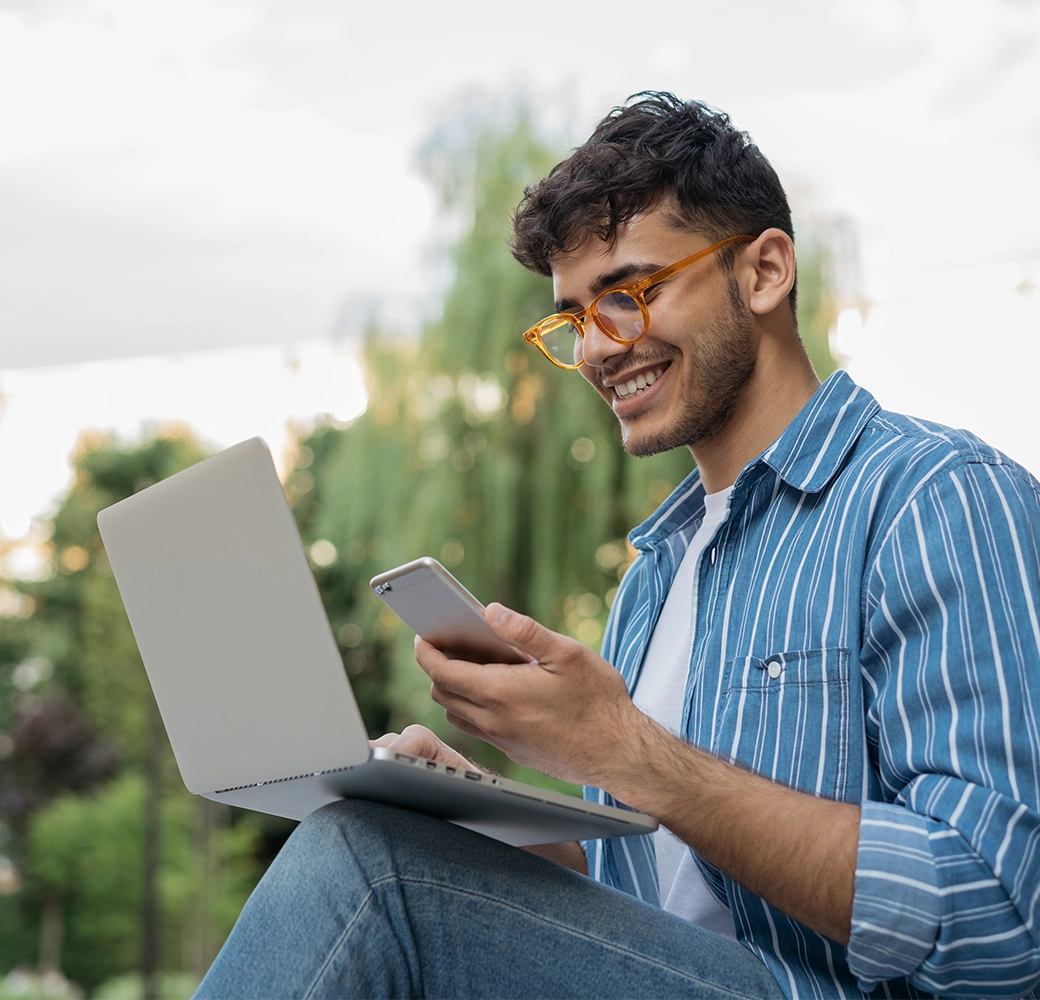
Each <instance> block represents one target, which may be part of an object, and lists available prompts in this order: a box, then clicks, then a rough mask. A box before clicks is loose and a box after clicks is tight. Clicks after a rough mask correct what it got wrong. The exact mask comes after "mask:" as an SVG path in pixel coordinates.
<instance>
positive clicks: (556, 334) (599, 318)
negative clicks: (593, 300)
mask: <svg viewBox="0 0 1040 1000" xmlns="http://www.w3.org/2000/svg"><path fill="white" fill-rule="evenodd" d="M595 322H596V323H597V325H598V326H599V328H600V329H601V330H602V331H603V332H604V333H605V334H606V335H607V336H608V337H610V338H611V339H612V340H617V341H620V342H621V343H628V342H630V341H633V340H638V339H639V338H640V337H642V336H643V330H644V321H643V312H642V310H641V309H640V308H639V303H638V302H637V301H636V300H635V299H634V298H632V296H631V295H629V294H627V293H626V292H611V293H610V294H609V295H604V296H603V298H601V299H600V300H599V302H598V303H597V304H596V316H595ZM541 340H542V343H543V344H544V345H545V349H546V350H547V351H548V352H549V353H550V354H551V355H552V356H553V357H554V358H556V360H557V361H559V362H561V363H562V364H565V365H576V364H580V363H581V360H582V350H581V341H582V337H581V331H580V330H579V329H578V328H577V327H576V326H575V325H574V324H573V323H567V322H561V323H560V324H559V325H558V326H554V327H553V328H552V329H549V330H542V332H541Z"/></svg>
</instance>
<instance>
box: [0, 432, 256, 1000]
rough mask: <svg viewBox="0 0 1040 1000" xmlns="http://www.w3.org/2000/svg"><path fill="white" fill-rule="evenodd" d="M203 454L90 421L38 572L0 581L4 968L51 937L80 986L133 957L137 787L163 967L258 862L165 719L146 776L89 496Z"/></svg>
mask: <svg viewBox="0 0 1040 1000" xmlns="http://www.w3.org/2000/svg"><path fill="white" fill-rule="evenodd" d="M205 454H206V453H205V451H204V450H203V449H202V448H201V447H200V446H199V445H198V443H197V442H196V441H195V440H194V438H192V437H191V436H190V434H187V433H185V432H184V431H183V430H179V429H172V430H171V431H168V432H166V433H163V434H159V435H157V436H156V437H154V438H152V439H150V440H147V441H145V442H143V443H141V444H138V445H135V446H131V447H124V446H121V445H119V444H118V443H116V442H113V441H111V440H110V439H108V438H105V437H102V436H96V435H95V436H89V435H88V436H86V437H85V438H83V439H82V440H81V443H80V446H79V449H78V452H77V454H76V456H75V478H74V483H73V486H72V488H71V489H70V491H69V493H68V494H67V495H66V497H65V498H64V499H63V500H62V502H61V504H60V505H59V508H58V511H57V513H56V514H55V516H54V518H53V520H52V532H51V535H50V539H49V541H48V543H47V545H46V548H45V551H44V555H45V556H46V557H47V564H48V565H47V567H46V571H45V573H44V574H43V579H40V580H37V581H35V582H18V581H9V582H7V583H5V584H4V587H3V589H4V591H5V593H6V594H7V595H8V596H7V598H6V602H7V605H6V606H8V607H10V608H12V609H14V610H15V611H16V612H17V613H16V614H14V615H8V616H7V617H3V618H0V725H2V726H3V729H4V730H6V732H5V733H3V734H2V735H3V737H4V739H5V740H7V741H8V742H7V744H6V745H5V753H6V754H7V757H8V759H7V760H6V761H5V762H4V768H3V771H2V772H0V817H2V818H4V819H6V821H7V823H6V827H5V829H6V836H7V842H6V843H5V844H2V845H0V851H2V853H3V854H5V855H7V856H9V857H10V858H12V859H13V861H14V862H15V865H16V867H17V871H18V874H19V879H20V881H21V886H22V887H21V891H20V892H17V893H15V894H14V895H9V896H6V897H0V928H6V927H10V928H11V931H12V932H11V933H10V934H0V969H7V968H11V967H12V966H14V965H16V964H25V963H28V964H30V965H36V964H37V963H42V962H43V961H44V959H45V952H46V951H47V950H48V949H49V950H50V951H51V952H54V951H55V949H57V953H55V954H51V955H50V958H51V960H52V961H55V960H60V961H61V963H62V967H63V970H64V971H65V972H66V973H67V974H68V975H69V976H70V977H71V978H72V979H73V980H75V981H77V982H79V983H81V984H82V985H84V986H86V987H87V988H88V989H89V988H92V987H93V986H95V985H97V984H98V983H100V982H102V981H103V980H106V979H109V978H111V977H113V976H115V975H117V974H120V973H124V972H126V971H127V970H130V969H133V968H135V967H136V966H137V965H138V964H139V961H140V955H141V951H142V945H141V941H142V917H141V915H142V905H143V902H142V900H143V895H144V884H145V877H146V876H145V860H144V847H143V845H144V829H145V814H146V806H145V797H146V794H151V795H152V796H153V797H154V798H155V799H156V800H157V801H158V808H159V812H160V815H161V823H162V829H161V836H160V841H159V842H160V847H161V852H162V854H161V860H160V868H159V871H158V874H157V878H158V890H159V905H160V910H161V927H162V928H163V940H162V942H161V947H160V950H161V954H163V955H164V956H165V958H166V959H167V960H169V961H171V962H172V964H173V966H174V967H185V968H195V969H197V968H198V967H199V966H200V965H204V964H205V962H206V961H207V960H208V959H209V958H211V957H212V954H213V953H214V952H215V950H216V948H217V947H219V944H220V941H221V940H222V939H223V936H224V935H226V933H227V931H228V930H229V929H230V927H231V925H232V923H233V922H234V919H235V917H236V915H237V913H238V911H239V909H240V908H241V905H242V903H243V901H244V899H245V898H246V895H247V894H248V892H249V891H250V890H251V889H252V886H253V885H254V884H255V882H256V880H257V878H258V877H259V875H260V870H259V866H258V864H257V863H256V861H255V855H256V853H257V851H258V848H259V843H260V840H261V836H262V830H261V829H260V826H259V824H258V822H257V821H255V820H254V819H252V818H248V819H244V820H239V821H237V822H235V823H234V824H231V823H229V822H228V817H227V811H226V810H224V811H223V813H222V814H221V817H220V818H219V821H214V820H213V817H212V816H211V815H210V810H212V809H218V810H219V809H220V807H217V806H214V805H212V804H210V803H206V802H205V801H204V800H200V799H196V798H195V797H193V796H190V795H189V794H188V793H187V792H186V791H185V790H184V788H183V787H182V786H181V784H180V782H179V780H176V779H175V773H176V772H175V769H174V767H173V758H172V753H171V752H170V750H169V746H168V744H167V743H166V741H165V736H164V735H163V736H162V740H161V745H160V747H159V758H158V760H157V761H156V762H155V763H156V764H157V773H158V774H159V775H160V776H161V775H165V776H166V780H165V781H164V780H163V779H162V777H160V778H159V779H158V781H157V782H156V783H155V784H153V785H152V786H151V788H150V792H149V786H148V784H147V783H146V780H145V777H144V775H145V773H146V770H147V768H146V763H147V759H148V756H149V751H148V747H149V744H150V743H152V742H153V741H152V734H153V730H154V727H155V726H156V725H157V722H156V717H155V714H154V712H155V709H154V703H153V700H152V695H151V691H150V689H149V687H148V682H147V678H146V676H145V673H144V668H143V665H142V664H141V661H140V657H139V655H138V652H137V646H136V643H135V642H134V639H133V635H132V633H131V631H130V625H129V622H128V621H127V619H126V614H125V612H124V610H123V605H122V601H121V599H120V597H119V593H118V590H117V589H116V586H115V581H114V579H113V577H112V573H111V569H110V567H109V565H108V560H107V558H106V557H105V554H104V550H103V546H102V544H101V540H100V537H99V536H98V532H97V523H96V517H97V512H98V511H99V510H100V509H101V508H103V507H106V506H108V505H109V504H112V503H115V502H116V501H118V500H121V499H122V498H124V497H126V496H129V495H130V494H132V493H134V492H136V491H137V490H140V489H143V488H144V487H146V486H148V485H150V484H151V483H153V482H157V481H159V480H160V479H164V478H166V477H167V476H169V475H171V474H173V473H174V472H177V471H179V470H180V469H182V468H185V467H186V466H188V465H191V464H194V463H195V462H197V461H198V460H199V459H201V458H203V457H205ZM12 595H13V596H12ZM120 767H121V768H122V773H121V776H120V777H118V778H117V779H116V780H115V781H114V782H111V783H109V784H105V785H101V786H98V782H100V781H102V780H103V779H105V778H107V777H109V776H110V775H111V774H112V773H113V772H114V771H115V770H117V769H119V768H120ZM96 786H98V787H96ZM92 789H94V791H92ZM48 928H50V930H48ZM189 952H190V953H189Z"/></svg>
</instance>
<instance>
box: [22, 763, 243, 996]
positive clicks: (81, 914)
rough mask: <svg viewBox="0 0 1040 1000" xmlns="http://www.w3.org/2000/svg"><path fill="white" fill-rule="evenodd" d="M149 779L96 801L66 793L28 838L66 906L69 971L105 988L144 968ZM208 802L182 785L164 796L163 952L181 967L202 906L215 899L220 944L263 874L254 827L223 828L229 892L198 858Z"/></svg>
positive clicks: (35, 866)
mask: <svg viewBox="0 0 1040 1000" xmlns="http://www.w3.org/2000/svg"><path fill="white" fill-rule="evenodd" d="M145 792H146V789H145V782H144V779H143V778H142V777H141V776H140V775H137V774H127V775H125V776H123V777H121V778H119V779H117V780H116V781H114V782H112V783H110V784H109V785H108V786H107V787H106V788H105V789H104V790H103V791H101V792H100V793H98V794H97V795H95V796H82V795H71V794H70V795H66V796H62V797H61V798H59V799H57V800H55V801H54V802H53V803H52V804H51V805H50V806H49V807H48V808H47V809H45V810H43V811H42V812H40V813H38V814H37V815H36V816H35V817H34V819H33V823H32V827H31V831H30V834H29V851H30V857H31V863H32V871H33V874H34V877H35V879H36V880H38V881H39V882H40V883H42V884H43V885H45V886H48V887H50V888H52V889H56V890H58V891H59V892H60V894H61V898H62V899H63V900H64V902H65V909H66V920H65V935H66V947H65V955H66V958H65V962H64V972H65V973H66V975H67V976H69V978H70V979H72V980H74V981H76V982H80V983H100V982H103V981H105V980H108V979H111V978H113V977H115V976H116V975H118V974H119V973H122V972H124V971H125V970H127V969H132V968H134V967H135V966H136V964H137V962H138V960H139V955H140V948H141V926H140V924H141V919H140V915H141V893H142V884H143V883H142V878H141V874H142V872H143V871H144V855H143V844H142V839H141V817H142V815H143V813H144V803H145ZM202 808H205V805H204V804H203V803H202V802H201V801H200V800H199V799H197V798H196V797H195V796H193V795H190V794H189V793H188V792H186V791H185V790H184V789H183V787H181V786H180V783H179V781H178V782H176V783H175V784H172V783H171V786H170V787H169V788H168V789H166V790H165V794H164V796H163V810H162V822H163V829H162V836H161V839H160V843H161V845H162V864H161V873H162V874H161V879H160V896H161V902H162V911H163V912H162V918H163V919H162V927H163V929H164V940H163V946H162V953H163V954H164V955H166V956H168V958H169V959H172V960H173V963H174V964H176V965H182V964H183V965H186V966H189V967H190V965H191V955H190V954H185V941H186V939H190V934H191V931H192V925H193V923H194V922H195V921H197V919H198V912H197V907H198V906H199V903H200V901H201V900H206V902H207V904H208V906H209V907H210V908H211V910H212V913H211V914H210V916H211V917H212V919H213V920H214V921H215V923H216V924H217V930H218V933H219V934H220V936H221V938H223V937H224V936H226V934H227V932H228V931H229V930H230V929H231V926H232V924H233V923H234V920H235V918H236V916H237V915H238V912H239V911H240V910H241V908H242V906H243V904H244V903H245V900H246V897H247V896H248V894H249V892H250V890H251V889H252V886H253V885H254V884H255V880H256V878H257V874H258V873H257V872H256V870H255V865H254V862H253V859H252V854H253V849H254V846H255V845H254V840H255V836H256V828H255V825H252V824H248V823H247V824H239V825H238V826H235V827H226V828H224V829H221V830H219V831H218V834H217V837H216V844H215V845H214V848H213V849H214V850H215V851H216V853H217V855H218V857H219V859H220V864H219V865H217V866H216V871H217V872H218V873H219V874H218V877H219V879H220V880H221V883H222V884H221V885H220V886H212V885H204V884H203V881H204V880H205V879H206V878H207V877H208V876H209V877H211V873H210V872H209V871H208V870H207V869H206V867H205V866H204V865H203V863H202V859H201V858H200V857H199V855H198V853H197V851H196V846H197V826H198V822H199V811H200V809H202Z"/></svg>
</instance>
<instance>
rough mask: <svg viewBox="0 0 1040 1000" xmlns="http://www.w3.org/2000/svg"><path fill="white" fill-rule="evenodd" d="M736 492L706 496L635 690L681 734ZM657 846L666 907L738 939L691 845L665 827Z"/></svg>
mask: <svg viewBox="0 0 1040 1000" xmlns="http://www.w3.org/2000/svg"><path fill="white" fill-rule="evenodd" d="M732 491H733V487H732V486H731V487H729V488H728V489H725V490H721V491H720V492H718V493H711V494H708V495H707V496H705V498H704V506H705V512H704V521H703V523H702V524H701V526H700V527H699V528H698V529H697V533H696V534H695V535H694V536H693V539H692V540H691V541H690V545H689V548H687V550H686V554H685V555H684V556H683V560H682V562H681V563H680V564H679V569H678V571H677V572H676V574H675V579H674V581H673V582H672V586H671V589H670V590H669V591H668V597H667V598H666V599H665V602H664V607H663V608H662V609H661V617H660V618H658V620H657V625H656V626H655V628H654V632H653V635H652V636H650V643H649V645H648V646H647V650H646V657H645V658H644V661H643V669H642V671H641V672H640V674H639V681H638V682H637V683H636V689H635V691H634V692H633V693H632V701H633V702H634V703H635V705H636V707H637V708H638V709H639V710H640V711H642V712H645V713H646V714H647V715H649V716H650V718H651V719H653V720H654V721H655V722H659V723H660V724H661V725H662V726H664V727H665V729H667V730H668V731H669V732H671V733H675V734H676V735H678V733H679V730H680V727H681V726H682V711H683V696H684V694H685V692H686V679H687V676H688V675H689V672H690V658H691V656H692V655H693V630H694V623H695V622H696V620H697V614H696V611H697V570H698V567H699V565H700V557H701V554H702V553H703V552H704V550H705V548H706V547H707V545H708V542H709V541H711V538H712V536H713V535H714V534H715V529H716V528H718V526H719V525H720V524H721V523H722V521H723V520H724V519H725V517H726V510H727V506H728V502H729V495H730V493H731V492H732ZM654 850H655V852H656V854H657V877H658V881H659V882H660V886H661V906H662V907H663V908H664V909H665V910H668V912H669V913H674V914H676V915H677V916H680V917H683V918H685V919H686V920H689V921H691V922H692V923H695V924H700V925H701V926H702V927H704V928H706V929H707V930H710V931H714V932H715V933H716V934H722V935H724V936H726V937H734V936H735V935H734V933H733V919H732V917H731V916H730V913H729V910H728V909H726V907H725V906H723V905H722V904H721V903H720V902H719V901H718V900H717V899H716V898H715V896H714V895H713V893H712V892H711V890H710V889H709V888H708V886H707V884H706V883H705V881H704V878H703V876H702V875H701V873H700V869H699V868H698V867H697V863H696V862H695V861H694V860H693V855H692V854H691V853H690V849H689V848H688V847H687V846H686V844H685V843H684V842H683V841H681V840H680V839H679V838H678V837H676V836H675V834H673V833H672V832H671V831H670V830H667V829H665V828H664V827H663V826H662V827H659V828H658V830H657V832H656V833H655V834H654Z"/></svg>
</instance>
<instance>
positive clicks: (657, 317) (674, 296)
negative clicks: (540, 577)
mask: <svg viewBox="0 0 1040 1000" xmlns="http://www.w3.org/2000/svg"><path fill="white" fill-rule="evenodd" d="M712 242H713V241H712V240H709V239H708V238H706V237H704V236H702V235H700V234H698V233H691V232H681V231H679V230H677V229H675V228H674V226H673V225H671V224H670V223H669V221H668V219H667V217H666V216H665V212H664V210H663V209H661V208H657V209H655V210H653V211H651V212H647V213H645V214H644V215H641V216H638V217H636V218H635V219H633V220H632V221H630V222H629V223H627V224H626V225H624V226H623V227H622V228H621V229H620V231H619V236H618V239H617V242H616V243H615V244H614V245H613V246H612V247H608V246H607V244H605V243H604V242H602V241H600V240H592V241H589V242H587V243H585V244H584V245H583V246H581V247H580V248H579V249H578V250H576V251H574V252H573V253H570V254H566V255H561V256H559V257H558V258H556V259H555V260H554V261H553V290H554V294H555V298H556V308H557V310H558V311H571V312H573V311H577V310H578V309H580V308H583V307H585V306H587V305H588V304H589V303H590V302H591V301H592V299H593V298H595V296H596V295H597V293H599V292H601V291H603V289H605V288H609V287H612V286H614V285H617V284H620V283H621V282H624V281H631V280H634V279H636V278H641V277H643V276H645V275H647V274H651V273H652V272H654V271H657V270H660V269H661V268H662V267H667V266H668V265H669V264H673V263H674V262H675V261H677V260H681V259H682V258H683V257H688V256H690V255H691V254H694V253H696V252H697V251H698V250H700V249H703V248H704V247H707V246H708V245H709V244H710V243H712ZM646 301H647V305H648V307H649V310H650V330H649V333H647V335H646V336H645V337H643V339H642V340H640V341H638V342H637V343H635V344H631V345H627V346H626V345H623V344H618V343H617V342H616V341H613V340H611V339H610V338H609V337H607V336H606V335H605V334H604V333H603V332H602V331H601V330H600V329H599V328H598V327H597V326H596V325H595V324H594V323H589V324H587V327H586V331H585V339H584V359H585V363H584V364H583V365H582V366H581V368H580V369H579V371H580V372H581V373H582V375H584V376H585V378H586V379H588V380H589V382H591V383H592V385H593V386H595V388H596V389H597V391H598V392H599V393H600V395H601V396H602V397H603V398H604V399H605V400H606V402H607V404H608V405H609V406H610V407H611V409H613V411H614V415H615V416H616V417H617V419H618V422H619V423H620V425H621V433H622V442H623V444H624V447H625V450H626V451H628V452H629V453H630V454H632V455H653V454H656V453H658V452H661V451H667V450H669V449H671V448H677V447H679V446H681V445H686V446H687V447H690V448H695V447H696V445H697V444H698V443H699V442H701V441H705V440H708V439H710V438H711V437H713V436H714V435H715V434H717V433H718V432H719V431H720V430H722V428H723V427H725V425H726V424H727V422H728V421H729V419H730V418H731V417H732V415H733V413H734V411H735V410H736V408H737V406H738V403H739V401H740V394H741V390H742V389H743V388H744V386H745V385H746V384H747V382H748V380H749V379H750V377H751V374H752V372H753V371H754V368H755V343H754V325H753V320H752V317H751V313H750V311H749V310H748V308H747V306H746V305H745V304H744V303H743V301H742V300H741V297H740V292H739V289H738V288H737V287H736V284H735V282H733V280H732V279H731V278H728V277H727V275H726V274H724V273H723V272H722V270H721V269H720V268H719V265H718V262H717V260H716V259H715V258H713V257H708V258H706V259H705V260H703V261H700V262H698V263H696V264H694V265H693V266H692V267H689V268H687V269H685V270H683V271H680V272H679V273H678V274H676V275H674V276H673V277H671V278H669V279H668V280H666V281H664V282H662V283H661V284H659V285H656V286H655V287H653V288H652V289H650V290H649V291H648V292H647V294H646Z"/></svg>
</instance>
